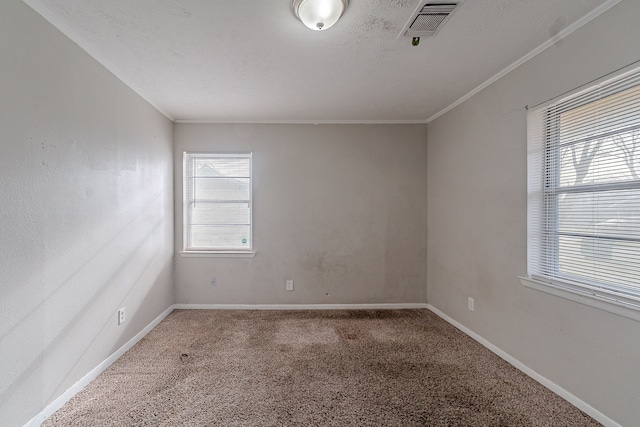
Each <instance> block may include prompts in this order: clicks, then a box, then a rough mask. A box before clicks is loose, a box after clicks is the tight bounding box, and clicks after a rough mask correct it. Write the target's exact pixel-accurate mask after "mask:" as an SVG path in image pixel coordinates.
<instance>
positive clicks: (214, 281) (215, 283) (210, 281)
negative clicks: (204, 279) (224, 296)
mask: <svg viewBox="0 0 640 427" xmlns="http://www.w3.org/2000/svg"><path fill="white" fill-rule="evenodd" d="M209 284H210V285H211V286H216V285H217V284H218V280H217V279H216V278H215V277H212V278H211V280H209Z"/></svg>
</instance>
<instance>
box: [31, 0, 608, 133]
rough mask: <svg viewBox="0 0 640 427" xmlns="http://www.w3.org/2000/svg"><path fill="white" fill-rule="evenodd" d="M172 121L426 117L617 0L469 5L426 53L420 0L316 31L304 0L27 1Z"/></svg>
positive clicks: (357, 3)
mask: <svg viewBox="0 0 640 427" xmlns="http://www.w3.org/2000/svg"><path fill="white" fill-rule="evenodd" d="M24 1H25V2H26V3H28V4H30V5H31V6H32V7H33V8H34V9H36V10H37V11H38V12H39V13H41V14H42V15H43V16H44V17H45V18H46V19H48V20H49V21H50V22H52V23H53V24H54V25H55V26H57V27H58V28H59V29H60V30H62V31H63V32H64V33H66V34H67V35H68V36H70V37H71V38H72V39H73V40H74V41H76V42H77V43H78V44H79V45H80V46H82V47H83V48H84V49H85V50H87V51H88V52H89V53H91V54H92V55H93V56H94V57H95V58H96V59H98V60H99V61H101V62H102V63H103V64H104V65H105V66H107V67H108V68H109V69H110V70H111V71H112V72H114V73H115V74H116V75H117V76H118V77H119V78H120V79H122V80H123V81H124V82H125V83H127V84H128V85H130V86H131V87H132V88H134V89H135V90H136V91H138V92H139V93H140V94H141V95H142V96H143V97H144V98H145V99H147V100H148V101H149V102H151V103H152V104H153V105H155V106H156V107H157V108H158V109H159V110H161V111H162V112H164V113H165V114H166V115H167V116H169V117H170V118H172V119H177V120H194V121H214V122H352V121H353V122H410V121H424V120H427V119H428V118H430V117H432V116H433V115H435V114H437V113H438V112H439V111H441V110H442V109H444V108H446V107H447V106H449V105H451V104H452V103H454V102H455V101H456V100H458V99H459V98H461V97H463V96H464V95H465V94H467V93H469V92H470V91H472V90H473V89H474V88H476V87H477V86H478V85H480V84H482V83H483V82H485V81H487V79H490V78H491V77H492V76H494V75H496V74H497V73H499V72H500V71H501V70H503V69H505V68H506V67H508V66H510V65H511V64H513V63H514V62H515V61H517V60H519V59H520V58H521V57H523V56H524V55H526V54H528V53H529V52H531V51H532V50H534V49H535V48H537V47H538V46H540V45H541V44H543V43H545V42H547V41H548V40H550V39H553V38H554V37H556V36H557V35H558V34H559V33H561V32H562V31H563V30H565V29H566V28H567V27H570V26H571V25H572V24H574V23H575V22H576V21H578V20H580V19H581V18H583V17H585V16H586V15H588V14H589V13H591V12H592V11H594V9H597V8H599V7H601V6H603V5H605V4H611V3H612V2H611V1H609V2H607V1H605V0H535V1H534V0H466V1H465V2H464V3H463V4H462V5H461V6H460V7H459V9H458V10H457V11H456V12H455V13H454V15H453V16H452V18H451V19H450V20H449V21H448V22H447V24H446V25H445V26H444V27H443V28H442V30H441V31H440V32H439V33H438V34H437V35H436V36H435V37H432V38H423V39H422V40H421V42H420V44H419V46H416V47H414V46H412V45H411V39H408V38H397V36H398V33H399V32H400V30H401V29H402V27H403V26H404V24H405V23H406V21H407V20H408V18H409V16H410V15H411V13H412V12H413V11H414V9H415V7H416V5H417V4H418V0H351V1H350V4H349V7H348V9H347V10H346V12H345V14H344V16H343V17H342V18H341V19H340V21H338V23H337V24H336V25H335V26H334V27H333V28H331V29H329V30H326V31H323V32H317V31H311V30H309V29H307V28H306V27H305V26H304V25H303V24H302V23H301V22H300V21H298V20H297V19H296V18H295V16H294V15H293V11H292V9H291V0H259V1H258V0H134V1H131V0H24Z"/></svg>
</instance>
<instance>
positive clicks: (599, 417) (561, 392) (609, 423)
mask: <svg viewBox="0 0 640 427" xmlns="http://www.w3.org/2000/svg"><path fill="white" fill-rule="evenodd" d="M427 308H428V309H429V310H431V311H432V312H434V313H435V314H437V315H438V316H439V317H441V318H442V319H444V320H445V321H447V322H448V323H450V324H452V325H453V326H455V327H456V328H458V329H460V330H461V331H462V332H464V333H465V334H467V335H469V336H470V337H471V338H473V339H474V340H476V341H478V342H479V343H480V344H482V345H483V346H485V347H486V348H488V349H489V350H491V351H492V352H493V353H495V354H496V355H497V356H499V357H501V358H502V359H504V360H505V361H506V362H508V363H509V364H511V365H513V367H515V368H516V369H518V370H520V371H522V372H523V373H525V374H526V375H528V376H529V377H531V378H533V379H534V380H536V381H537V382H539V383H540V384H542V385H543V386H545V387H546V388H548V389H549V390H551V391H552V392H554V393H555V394H557V395H558V396H560V397H562V398H563V399H565V400H566V401H567V402H569V403H571V404H572V405H573V406H575V407H576V408H578V409H580V410H581V411H583V412H584V413H586V414H587V415H589V416H590V417H592V418H593V419H595V420H596V421H598V422H599V423H601V424H602V425H604V426H605V427H622V426H621V425H620V424H618V423H617V422H615V421H613V420H612V419H611V418H609V417H607V416H606V415H604V414H603V413H602V412H600V411H598V410H597V409H595V408H594V407H593V406H591V405H589V404H588V403H586V402H584V401H583V400H581V399H579V398H578V397H576V396H574V395H573V394H571V393H570V392H568V391H567V390H565V389H564V388H562V387H560V386H559V385H558V384H556V383H554V382H553V381H551V380H549V379H547V378H545V377H543V376H542V375H540V374H539V373H537V372H536V371H534V370H533V369H531V368H529V367H528V366H527V365H525V364H524V363H522V362H520V361H519V360H518V359H516V358H515V357H513V356H511V355H510V354H509V353H507V352H505V351H504V350H502V349H501V348H499V347H497V346H495V345H493V344H491V343H490V342H489V341H487V340H486V339H484V338H482V337H481V336H480V335H478V334H476V333H475V332H473V331H472V330H470V329H469V328H467V327H466V326H464V325H462V324H461V323H459V322H457V321H455V320H453V319H452V318H451V317H449V316H447V315H446V314H444V313H443V312H442V311H440V310H438V309H437V308H435V307H434V306H432V305H431V304H428V305H427Z"/></svg>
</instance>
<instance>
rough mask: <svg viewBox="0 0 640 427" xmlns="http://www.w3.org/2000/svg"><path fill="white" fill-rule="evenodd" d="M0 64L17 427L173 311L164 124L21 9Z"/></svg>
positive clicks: (3, 252) (6, 33)
mask: <svg viewBox="0 0 640 427" xmlns="http://www.w3.org/2000/svg"><path fill="white" fill-rule="evenodd" d="M0 58H1V62H2V65H1V66H0V145H1V155H0V182H1V183H2V184H1V186H2V191H1V192H0V241H1V244H0V271H1V272H2V274H1V275H0V425H2V426H19V425H22V424H24V423H25V422H27V421H28V420H29V419H31V418H32V417H33V416H35V415H36V414H37V413H38V412H40V411H41V410H42V409H43V408H44V407H45V406H46V405H47V404H48V403H50V402H51V401H53V399H55V398H57V397H58V396H60V395H61V394H62V393H63V392H64V391H65V390H67V389H68V388H69V387H71V386H72V385H73V384H74V383H75V382H76V381H77V380H78V379H80V378H81V377H82V376H84V375H85V374H86V373H87V372H89V371H90V370H91V369H93V368H94V367H95V366H97V365H98V364H99V363H101V362H102V361H104V360H105V359H106V358H107V357H108V356H109V355H111V354H112V353H113V352H114V351H115V350H116V349H117V348H119V347H120V346H121V345H122V344H124V343H125V342H126V341H127V340H129V339H130V338H131V337H133V336H134V335H135V334H136V333H137V332H139V331H140V330H141V329H142V328H144V327H145V326H146V325H148V324H149V323H150V322H151V321H152V320H153V319H154V318H155V317H156V316H158V315H159V314H160V313H161V312H163V311H164V310H165V309H166V308H167V307H169V306H170V305H171V304H172V303H173V287H172V255H173V231H172V230H173V195H172V191H173V188H172V187H173V177H172V172H173V171H172V162H173V153H172V148H171V147H172V126H173V125H172V123H171V122H170V121H169V120H167V119H166V118H165V117H164V116H162V115H161V114H159V113H158V112H157V111H156V110H155V109H153V108H152V107H150V106H149V105H148V104H147V103H146V102H144V101H143V100H142V99H140V98H139V97H138V96H137V95H135V94H134V93H133V92H132V91H131V90H130V89H128V88H127V87H125V86H124V85H123V84H122V83H121V82H120V81H119V80H118V79H116V78H115V77H114V76H113V75H112V74H110V73H109V72H108V71H107V70H105V69H104V68H103V67H102V66H100V65H99V64H98V63H97V62H96V61H94V60H93V59H92V58H90V57H89V56H88V55H87V54H86V53H85V52H84V51H82V50H81V49H80V48H79V47H78V46H76V45H75V44H74V43H72V42H71V41H70V40H68V39H67V38H66V37H65V36H63V35H62V34H61V33H59V32H58V31H57V30H55V29H54V28H53V27H52V26H51V25H50V24H48V23H47V22H46V21H44V20H43V19H42V18H41V17H40V16H39V15H37V14H36V13H35V12H34V11H33V10H31V9H30V8H29V7H28V6H26V5H25V4H24V3H23V2H21V1H19V0H3V1H1V2H0ZM120 307H126V310H127V321H126V323H125V324H123V325H122V326H118V325H117V321H116V311H117V309H118V308H120Z"/></svg>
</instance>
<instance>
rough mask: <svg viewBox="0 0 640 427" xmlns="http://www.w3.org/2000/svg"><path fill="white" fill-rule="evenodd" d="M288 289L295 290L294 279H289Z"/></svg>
mask: <svg viewBox="0 0 640 427" xmlns="http://www.w3.org/2000/svg"><path fill="white" fill-rule="evenodd" d="M287 290H288V291H292V290H293V280H287Z"/></svg>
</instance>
